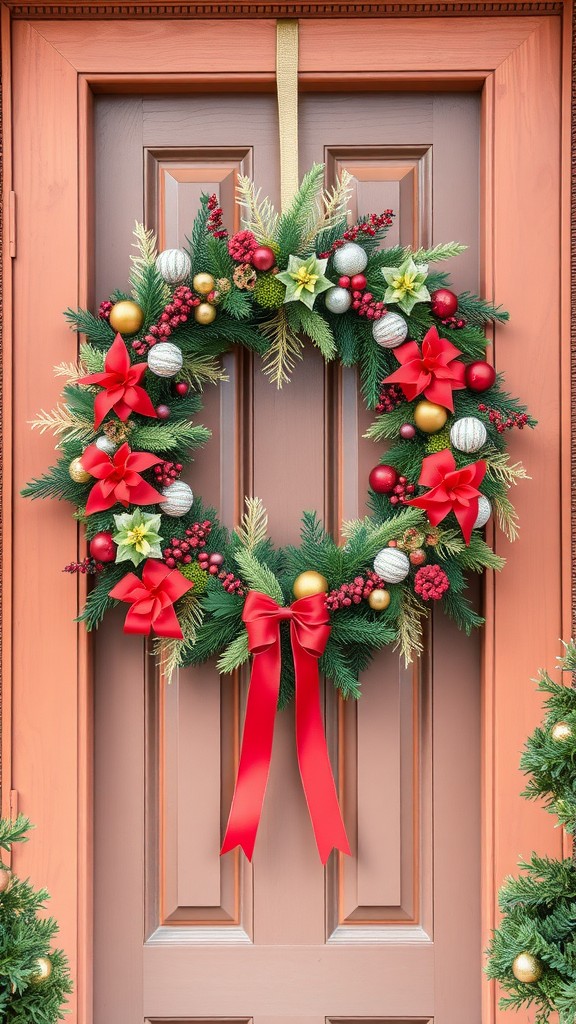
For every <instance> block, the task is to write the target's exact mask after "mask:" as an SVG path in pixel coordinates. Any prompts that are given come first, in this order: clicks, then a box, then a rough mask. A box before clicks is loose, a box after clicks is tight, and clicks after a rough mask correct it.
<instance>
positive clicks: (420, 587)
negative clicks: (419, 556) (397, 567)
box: [414, 565, 450, 601]
mask: <svg viewBox="0 0 576 1024" xmlns="http://www.w3.org/2000/svg"><path fill="white" fill-rule="evenodd" d="M449 586H450V580H449V579H448V577H447V575H446V573H445V572H444V569H441V568H440V566H439V565H423V566H422V568H421V569H418V572H417V573H416V575H415V577H414V590H415V591H416V593H417V594H419V595H420V597H421V598H422V600H423V601H439V600H440V598H441V597H442V594H445V593H446V591H447V590H448V588H449Z"/></svg>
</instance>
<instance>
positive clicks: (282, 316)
mask: <svg viewBox="0 0 576 1024" xmlns="http://www.w3.org/2000/svg"><path fill="white" fill-rule="evenodd" d="M261 331H262V334H263V335H264V337H265V338H266V340H267V341H268V342H269V347H268V348H267V350H266V352H265V354H264V357H263V362H264V373H265V374H266V376H267V377H269V378H270V380H271V381H272V382H273V383H274V384H276V387H277V388H278V389H280V388H281V387H282V385H283V384H287V383H288V382H289V380H290V375H291V373H292V370H293V369H294V366H295V365H296V360H297V359H302V349H303V347H304V346H303V344H302V342H301V340H300V338H299V337H298V335H297V334H296V333H295V332H294V331H293V330H292V328H291V326H290V324H289V322H288V318H287V315H286V311H285V309H284V307H282V308H281V309H279V310H278V311H277V313H275V314H274V316H273V317H272V318H271V319H270V320H268V321H267V322H266V323H265V324H263V325H262V327H261Z"/></svg>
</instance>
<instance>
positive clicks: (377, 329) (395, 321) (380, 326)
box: [372, 313, 408, 348]
mask: <svg viewBox="0 0 576 1024" xmlns="http://www.w3.org/2000/svg"><path fill="white" fill-rule="evenodd" d="M372 334H373V335H374V341H375V342H376V343H377V344H378V345H382V348H396V346H397V345H401V344H402V342H403V341H406V338H407V336H408V324H407V323H406V321H405V319H404V317H403V316H400V314H399V313H385V314H384V316H382V317H380V319H379V320H375V321H374V323H373V324H372Z"/></svg>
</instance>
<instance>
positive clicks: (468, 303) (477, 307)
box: [458, 292, 510, 327]
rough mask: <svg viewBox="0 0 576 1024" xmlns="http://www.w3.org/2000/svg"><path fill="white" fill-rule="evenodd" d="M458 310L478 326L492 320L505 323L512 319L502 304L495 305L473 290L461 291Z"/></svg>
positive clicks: (469, 321)
mask: <svg viewBox="0 0 576 1024" xmlns="http://www.w3.org/2000/svg"><path fill="white" fill-rule="evenodd" d="M458 312H459V313H460V314H461V316H463V317H464V319H465V320H467V321H468V323H469V324H475V325H476V326H478V327H483V326H484V324H487V323H490V321H492V320H495V321H496V322H498V323H504V322H505V321H506V320H509V319H510V314H509V313H507V312H506V310H504V309H502V306H494V305H493V303H492V302H489V301H488V300H487V299H482V298H480V296H479V295H473V294H472V293H471V292H461V293H460V295H459V296H458Z"/></svg>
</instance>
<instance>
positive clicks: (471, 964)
mask: <svg viewBox="0 0 576 1024" xmlns="http://www.w3.org/2000/svg"><path fill="white" fill-rule="evenodd" d="M478 109H479V105H478V98H477V97H476V96H475V95H473V94H458V95H451V94H449V93H444V94H442V95H432V94H424V93H420V94H414V95H410V96H408V95H403V94H390V93H389V94H382V95H379V94H374V93H373V94H370V95H362V94H358V95H355V96H353V97H352V96H351V97H346V96H344V95H338V96H331V95H327V94H323V95H313V94H308V95H305V96H304V97H302V103H301V116H300V124H301V140H300V142H301V144H300V166H301V169H302V170H304V169H305V168H307V167H308V166H309V165H310V164H311V163H312V162H313V161H315V160H316V161H317V160H325V161H326V164H327V175H328V179H329V183H330V182H331V181H333V179H334V175H335V174H336V173H338V171H339V170H340V169H341V168H343V167H346V168H347V169H348V170H349V171H350V172H351V173H352V174H353V177H354V193H353V198H352V203H351V207H352V210H353V214H354V216H357V215H359V214H363V213H367V212H371V211H372V210H380V209H382V208H385V207H389V206H390V207H392V208H394V209H395V210H396V211H397V214H398V215H397V218H396V222H395V225H394V228H393V232H392V233H391V235H390V236H389V241H391V242H392V243H393V242H394V241H396V240H400V241H401V242H403V243H406V244H408V243H411V244H414V245H420V244H428V243H433V242H436V241H439V240H441V239H443V240H449V239H452V238H458V239H460V240H462V241H464V242H466V243H467V244H468V245H469V247H470V248H469V250H468V252H467V253H466V254H464V256H462V257H461V258H460V259H459V260H458V261H457V263H456V267H455V271H454V274H453V278H454V282H455V284H456V286H457V287H459V288H463V287H469V288H471V289H474V288H476V287H477V285H478V219H479V218H478V165H479V159H478V133H479V126H478ZM95 133H96V139H95V152H96V183H95V194H96V211H97V217H96V222H97V226H96V239H97V253H96V289H95V291H96V295H97V297H98V298H99V299H100V298H103V297H105V296H106V295H107V294H108V293H109V291H110V290H111V289H112V288H114V287H118V286H122V282H123V281H124V280H125V278H126V274H127V266H126V263H127V254H128V252H129V251H130V243H131V237H130V235H131V230H132V227H133V222H134V220H135V219H142V218H145V219H146V221H147V223H148V224H149V225H150V226H154V227H155V228H156V229H157V231H158V234H159V238H160V242H161V245H162V246H172V245H177V244H182V242H183V241H184V237H185V235H186V234H187V233H189V231H190V227H191V219H192V216H193V212H194V210H195V207H196V204H197V200H198V196H199V194H200V192H201V191H215V192H217V194H218V195H219V196H220V201H221V204H222V205H223V207H224V209H225V214H226V221H227V224H228V225H230V226H232V225H235V224H237V223H238V213H237V211H235V209H234V195H233V193H234V179H235V175H236V174H237V173H249V174H253V175H254V176H255V178H256V180H257V181H258V184H259V185H261V186H262V189H263V192H264V193H267V194H269V195H270V196H271V198H272V199H273V200H277V198H278V167H277V144H276V139H277V124H276V107H275V99H274V97H273V96H266V95H252V96H238V95H235V96H230V97H227V96H202V97H199V96H198V97H183V96H182V97H179V96H169V97H160V98H144V99H142V98H139V97H130V98H127V97H123V98H120V97H104V96H102V97H98V98H97V99H96V103H95ZM111 186H113V187H111ZM432 199H433V200H434V202H433V203H432ZM226 368H227V372H228V376H229V380H228V382H226V383H224V384H222V385H221V386H220V387H219V388H218V389H215V388H214V389H210V390H209V391H208V392H207V393H206V402H205V409H204V411H203V413H202V416H201V417H200V419H201V421H203V422H205V423H206V424H207V425H208V426H210V427H211V429H212V431H213V434H214V436H213V439H212V441H211V442H210V444H209V445H208V446H207V447H206V448H205V449H204V450H203V451H202V452H200V453H198V455H197V458H196V460H195V462H194V464H193V466H192V468H191V470H190V473H189V482H190V483H191V485H192V486H193V488H194V489H195V490H196V491H197V492H198V493H199V494H202V496H203V497H204V498H205V499H206V500H207V501H209V502H213V503H214V504H215V505H216V507H217V508H218V509H219V511H220V514H221V516H222V519H223V520H224V522H226V523H227V524H228V525H230V526H232V525H233V524H234V523H235V522H236V521H237V519H238V515H239V513H240V510H241V504H242V498H243V495H244V494H257V495H258V496H260V497H261V498H262V499H263V500H264V503H265V504H266V506H267V508H268V511H269V518H270V529H271V534H272V536H273V538H274V540H275V541H276V542H277V543H286V542H288V541H296V540H297V537H298V530H299V520H300V515H301V512H302V510H303V509H305V508H316V509H317V510H318V511H319V512H320V513H321V514H322V515H323V516H324V518H325V520H326V522H327V524H328V526H329V528H330V529H331V530H333V531H334V532H335V533H337V532H338V529H339V524H340V522H341V520H342V519H348V518H351V517H353V516H356V515H362V514H364V510H365V506H364V502H365V497H366V480H367V475H368V471H369V469H370V468H371V466H372V465H373V464H374V463H375V461H376V460H377V457H378V454H379V453H378V449H377V448H376V447H375V446H374V445H373V443H372V442H368V441H366V440H364V439H363V436H362V435H363V434H364V432H365V429H366V426H367V424H368V422H369V419H370V417H369V416H368V414H367V413H366V411H365V410H364V409H363V406H362V403H361V399H360V396H359V394H358V388H357V381H356V375H355V372H354V371H353V370H346V371H342V372H339V371H337V370H335V369H334V368H331V367H330V368H325V367H324V364H323V361H322V359H321V358H320V356H319V354H318V353H317V352H316V350H311V349H307V350H306V353H305V359H304V361H303V362H302V363H299V364H297V366H296V368H295V372H294V377H293V382H292V383H291V384H290V385H289V386H287V387H285V388H284V389H283V390H282V391H281V392H277V391H276V390H275V389H274V388H273V386H272V385H271V384H270V383H269V382H268V381H267V380H266V379H265V378H264V376H263V374H262V373H261V371H260V367H259V365H258V364H256V365H254V364H253V361H252V359H251V358H250V357H249V356H247V355H246V354H244V353H241V352H232V353H231V354H230V355H229V356H228V357H227V363H226ZM303 453H305V458H303V457H302V456H303ZM120 622H121V614H120V615H117V616H116V617H114V616H111V617H110V618H109V619H108V621H107V623H106V624H105V625H104V626H103V628H102V629H101V630H100V631H99V637H98V641H97V644H96V648H97V649H96V676H95V701H96V715H95V747H96V750H95V758H96V782H95V814H96V820H95V835H96V840H95V842H96V851H95V861H96V881H95V885H96V899H95V908H96V921H95V929H96V931H95V959H96V985H95V1024H142V1022H143V1021H149V1022H150V1024H160V1022H162V1024H170V1022H171V1021H172V1020H173V1018H177V1019H178V1020H181V1021H184V1022H186V1021H188V1020H189V1021H196V1022H199V1021H204V1020H206V1021H208V1020H210V1021H211V1020H216V1019H219V1020H222V1019H223V1018H225V1019H226V1020H228V1019H230V1020H234V1021H247V1020H251V1021H252V1020H253V1021H254V1024H269V1022H274V1024H288V1022H292V1021H295V1020H296V1019H297V1020H298V1021H299V1022H300V1024H302V1022H303V1021H308V1022H309V1024H312V1022H314V1024H325V1022H327V1021H334V1022H336V1021H338V1022H340V1024H346V1022H352V1021H353V1020H357V1019H360V1018H361V1019H362V1020H363V1021H364V1022H368V1024H369V1022H371V1021H374V1022H376V1021H379V1022H380V1021H381V1022H387V1024H395V1022H396V1021H398V1019H399V1018H402V1020H403V1021H408V1022H411V1024H426V1022H428V1021H430V1020H431V1019H432V1018H433V1019H434V1020H435V1021H436V1024H460V1022H461V1021H462V1020H463V1019H467V1020H475V1019H478V1018H479V1015H480V991H479V990H480V938H479V936H480V924H479V891H480V880H479V866H478V864H479V844H480V839H479V824H478V823H479V780H480V765H479V743H480V735H479V733H480V713H479V670H480V666H479V646H478V640H477V639H472V640H470V639H467V638H462V637H461V636H460V635H459V634H458V633H457V632H456V631H455V630H454V629H453V628H452V627H451V626H450V625H449V624H448V623H446V622H442V621H438V622H437V623H434V627H433V629H432V630H431V631H430V643H429V650H430V654H429V655H428V657H427V658H426V659H425V660H423V662H422V664H420V665H419V666H417V667H416V668H415V669H409V670H407V669H405V668H404V667H403V666H402V665H401V664H400V663H399V660H398V657H397V656H396V655H395V654H393V653H392V652H384V653H383V654H381V655H380V656H379V657H378V658H377V659H376V660H375V662H374V664H373V665H372V666H371V668H370V669H369V670H368V671H367V672H366V673H365V674H364V677H363V680H362V683H363V697H362V700H361V701H360V702H359V703H358V704H353V703H349V704H344V703H342V702H340V701H338V699H337V698H336V696H335V694H334V692H333V690H332V689H331V688H330V690H329V692H327V694H326V728H327V735H328V741H329V747H330V751H331V756H332V763H333V766H334V768H335V773H336V776H337V779H338V786H339V790H340V798H341V802H342V806H343V811H344V816H345V820H346V824H347V829H348V833H349V837H350V840H351V844H352V849H353V856H352V857H351V858H346V857H343V856H342V855H336V854H333V855H332V857H331V859H330V862H329V865H328V867H327V870H326V872H324V870H323V868H322V866H321V864H320V863H319V861H318V858H317V854H316V849H315V845H314V840H313V835H312V830H311V828H310V825H309V819H308V814H307V810H306V806H305V800H304V796H303V793H302V787H301V784H300V780H299V775H298V769H297V763H296V758H295V750H294V720H293V711H292V710H291V709H288V710H287V711H285V712H282V714H281V715H279V716H278V721H277V725H276V734H275V741H274V752H273V761H272V770H271V774H270V781H269V785H268V791H267V797H266V802H265V806H264V813H263V817H262V822H261V826H260V830H259V835H258V840H257V845H256V852H255V857H254V862H253V866H251V865H250V864H248V863H247V862H246V860H245V859H244V857H243V856H242V855H241V854H240V853H239V852H238V851H236V852H235V853H233V854H228V855H227V856H226V857H224V858H220V857H219V856H218V850H219V846H220V839H221V833H222V827H223V825H224V824H225V821H226V818H227V814H228V810H229V806H230V798H231V793H232V788H233V783H234V770H235V764H236V762H237V755H238V746H239V738H240V731H241V714H242V711H241V709H242V706H243V700H244V698H245V693H246V686H247V678H246V674H245V673H242V674H239V675H238V677H237V678H234V679H232V680H230V679H229V678H223V679H222V680H221V681H220V682H219V680H218V678H217V676H216V673H215V669H214V666H213V665H211V664H209V665H207V666H204V667H201V668H194V669H187V670H185V671H183V672H181V673H180V676H179V678H178V680H177V681H176V682H174V683H173V684H172V685H171V686H170V687H168V686H167V685H166V684H165V683H164V682H163V681H161V680H157V679H156V678H155V672H154V667H153V664H152V662H151V659H149V660H148V661H146V659H145V657H144V649H143V645H142V644H141V643H140V642H139V641H137V640H134V638H131V639H127V638H125V637H123V636H122V635H121V625H120ZM447 652H449V653H447ZM455 723H457V726H455ZM454 764H458V772H457V773H456V772H454V770H453V766H454ZM455 807H457V808H458V813H457V816H455V814H454V808H455ZM455 818H456V822H457V825H456V826H455V824H454V820H455ZM118 833H119V834H122V835H123V837H124V841H123V843H122V845H121V848H120V849H118V850H117V851H115V852H114V856H113V864H112V865H111V863H110V858H111V851H110V847H109V842H110V840H109V837H110V836H111V835H115V834H118ZM454 892H458V893H459V894H460V896H459V907H458V914H456V913H455V912H454V907H453V902H452V901H453V894H454ZM120 907H121V914H120V913H119V910H118V908H120ZM330 1014H333V1016H327V1015H330ZM202 1015H204V1016H202Z"/></svg>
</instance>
